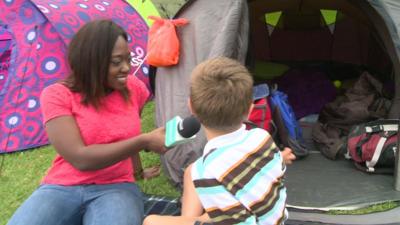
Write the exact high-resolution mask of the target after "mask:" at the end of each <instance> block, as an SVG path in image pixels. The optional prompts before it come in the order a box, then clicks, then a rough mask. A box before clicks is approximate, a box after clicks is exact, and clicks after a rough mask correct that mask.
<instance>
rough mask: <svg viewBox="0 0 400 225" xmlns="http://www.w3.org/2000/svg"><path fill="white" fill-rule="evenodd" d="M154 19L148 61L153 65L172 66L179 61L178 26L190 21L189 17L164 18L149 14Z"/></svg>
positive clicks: (148, 45)
mask: <svg viewBox="0 0 400 225" xmlns="http://www.w3.org/2000/svg"><path fill="white" fill-rule="evenodd" d="M149 19H152V20H154V23H153V25H152V26H151V27H150V30H149V35H148V42H147V63H148V64H150V65H152V66H172V65H176V64H177V63H178V61H179V39H178V36H177V35H176V30H175V27H176V26H182V25H185V24H187V23H188V20H187V19H183V18H181V19H174V20H169V19H162V18H160V17H156V16H149Z"/></svg>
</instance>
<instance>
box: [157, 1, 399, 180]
mask: <svg viewBox="0 0 400 225" xmlns="http://www.w3.org/2000/svg"><path fill="white" fill-rule="evenodd" d="M153 2H154V3H155V5H157V6H158V7H159V9H160V10H159V11H160V12H164V14H165V16H168V17H171V18H172V17H182V18H187V19H189V21H190V23H189V24H188V25H187V26H184V27H182V28H179V29H178V36H179V38H180V41H181V56H180V62H179V64H178V65H176V66H173V67H160V68H158V69H157V72H156V76H155V96H156V98H155V102H156V121H157V125H158V126H163V125H164V124H165V123H166V121H168V120H169V119H171V118H172V117H174V116H176V115H179V116H181V117H185V116H188V115H189V110H188V107H187V100H188V93H189V89H188V81H189V75H190V72H191V70H192V69H193V68H194V66H195V65H196V64H198V63H199V62H201V61H203V60H205V59H207V58H211V57H214V56H219V55H224V56H228V57H231V58H236V59H238V60H240V61H242V62H243V63H245V60H246V57H247V59H249V55H251V56H252V57H251V58H253V60H252V61H253V62H254V59H256V61H264V62H268V61H269V62H296V63H298V64H307V63H310V61H313V62H315V61H318V62H321V61H323V62H343V63H347V64H351V65H357V66H364V67H366V68H371V69H373V70H375V71H380V73H379V74H384V75H383V76H385V79H388V80H391V82H395V87H396V88H395V91H394V97H393V100H392V106H391V109H390V113H389V115H388V117H389V118H399V115H400V113H399V111H400V105H399V104H400V91H399V87H400V79H399V76H400V60H399V53H400V52H399V51H400V40H399V26H400V2H399V1H396V0H385V1H383V0H382V1H380V0H367V1H364V0H249V1H245V0H235V1H232V0H218V1H213V0H180V1H160V0H154V1H153ZM324 12H330V13H331V14H332V13H333V17H334V20H333V21H332V16H331V17H330V19H329V18H326V16H325V17H324ZM271 15H272V17H271ZM268 16H269V17H268ZM269 19H270V20H271V21H268V20H269ZM329 20H330V21H329ZM247 62H248V61H247ZM205 142H206V140H205V137H204V134H203V132H202V131H201V132H200V133H199V134H198V135H197V138H196V139H195V141H193V142H190V143H187V144H182V145H179V146H177V147H175V148H174V149H172V150H170V151H169V152H168V153H167V154H166V155H165V156H164V157H163V159H162V161H163V166H164V169H165V171H166V172H167V174H168V175H169V176H170V177H171V179H172V180H173V182H174V183H176V184H179V183H180V182H181V180H182V174H183V169H184V168H185V167H186V166H187V165H188V164H189V163H190V162H193V161H194V160H195V159H196V158H197V157H198V156H199V155H200V154H201V152H202V147H203V146H204V144H205Z"/></svg>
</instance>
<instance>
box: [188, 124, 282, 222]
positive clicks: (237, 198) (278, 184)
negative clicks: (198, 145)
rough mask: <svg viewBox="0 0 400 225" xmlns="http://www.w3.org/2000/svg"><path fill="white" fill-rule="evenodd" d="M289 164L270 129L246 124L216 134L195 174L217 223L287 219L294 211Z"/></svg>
mask: <svg viewBox="0 0 400 225" xmlns="http://www.w3.org/2000/svg"><path fill="white" fill-rule="evenodd" d="M285 169H286V167H285V165H284V163H283V159H282V156H281V154H280V151H279V149H278V148H277V147H276V145H275V143H274V141H273V140H272V138H271V136H270V135H269V133H268V132H267V131H265V130H263V129H259V128H256V129H252V130H246V129H245V126H244V125H243V126H242V127H241V128H240V129H238V130H237V131H234V132H232V133H229V134H225V135H222V136H218V137H216V138H213V139H211V140H210V141H209V142H208V143H207V144H206V146H205V148H204V153H203V156H202V157H200V158H199V159H198V160H196V161H195V162H194V165H193V167H192V171H191V173H192V179H193V182H194V185H195V187H196V192H197V194H198V196H199V198H200V201H201V203H202V205H203V208H204V209H205V210H206V212H207V213H208V215H209V216H210V218H211V219H212V221H213V223H214V224H283V222H284V221H285V220H286V218H287V216H288V214H287V211H286V207H285V205H286V188H285V186H284V185H283V175H284V173H285Z"/></svg>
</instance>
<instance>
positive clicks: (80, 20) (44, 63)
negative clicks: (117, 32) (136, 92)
mask: <svg viewBox="0 0 400 225" xmlns="http://www.w3.org/2000/svg"><path fill="white" fill-rule="evenodd" d="M100 18H111V19H112V20H113V21H115V22H116V23H117V24H119V25H120V26H122V27H123V28H124V29H125V30H126V31H127V32H128V35H129V47H130V48H131V52H132V53H131V54H132V56H133V60H132V65H133V68H132V71H136V69H138V66H140V65H141V63H142V62H143V59H144V57H145V54H146V52H145V50H146V42H147V30H148V26H147V24H146V23H145V21H144V20H143V18H142V17H141V16H140V14H139V13H138V12H137V11H136V10H135V9H134V8H132V7H131V6H130V5H129V4H128V3H126V2H125V1H122V0H90V1H88V0H81V1H80V0H32V1H27V0H2V1H0V60H1V61H0V153H6V152H14V151H19V150H24V149H29V148H33V147H38V146H42V145H45V144H47V143H48V140H47V136H46V134H45V131H44V129H43V125H42V117H41V112H40V105H39V96H40V93H41V90H42V89H43V88H44V87H46V86H48V85H50V84H52V83H54V82H56V81H58V80H59V79H61V78H64V77H65V76H66V75H67V74H68V72H69V69H68V65H67V63H66V49H67V47H66V46H67V45H68V43H69V42H70V40H71V38H72V36H73V35H74V34H75V32H76V31H77V30H78V29H79V28H80V27H81V26H82V25H83V24H84V23H86V22H88V21H90V20H94V19H100ZM136 76H138V77H139V78H140V79H141V80H142V81H144V82H145V83H146V85H149V82H148V66H147V65H142V66H141V67H140V69H138V70H137V73H136Z"/></svg>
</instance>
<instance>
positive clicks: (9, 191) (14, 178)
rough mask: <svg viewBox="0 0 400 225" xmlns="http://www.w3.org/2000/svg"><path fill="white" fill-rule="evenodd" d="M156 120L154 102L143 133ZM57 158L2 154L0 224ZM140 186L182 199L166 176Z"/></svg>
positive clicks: (149, 158)
mask: <svg viewBox="0 0 400 225" xmlns="http://www.w3.org/2000/svg"><path fill="white" fill-rule="evenodd" d="M154 121H155V119H154V103H153V102H151V103H149V104H147V105H146V106H145V108H144V110H143V113H142V130H143V131H144V132H146V131H150V130H152V129H153V128H154ZM140 154H141V158H142V163H143V167H145V168H146V167H150V166H154V165H159V164H160V157H159V155H157V154H155V153H151V152H141V153H140ZM54 156H55V151H54V149H53V148H52V146H45V147H42V148H39V149H36V150H29V151H24V152H19V153H13V154H6V155H4V154H3V155H0V165H1V161H2V160H4V161H3V168H2V170H1V171H0V184H1V185H0V224H6V222H7V221H8V219H9V218H10V217H11V215H12V214H13V213H14V211H15V210H16V209H17V207H18V206H19V205H20V204H21V203H22V202H23V201H24V200H25V199H26V198H28V196H29V195H30V194H31V193H32V192H33V191H34V190H35V189H36V187H37V186H38V185H39V183H40V180H41V179H42V177H43V175H44V174H45V173H46V170H47V169H48V168H49V167H50V165H51V162H52V160H53V158H54ZM138 184H139V186H140V187H141V189H142V191H143V192H145V193H148V194H156V195H163V196H171V197H178V196H179V192H178V191H177V190H176V189H175V188H174V187H173V186H172V185H171V183H170V182H169V180H168V179H167V177H166V176H165V175H163V174H161V175H160V176H159V177H156V178H153V179H150V180H139V181H138ZM398 206H399V203H397V202H389V203H385V204H379V205H374V206H371V207H368V208H364V209H359V210H352V211H339V210H336V211H330V212H329V214H333V215H342V214H352V215H354V214H366V213H372V212H380V211H386V210H389V209H392V208H395V207H398Z"/></svg>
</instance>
